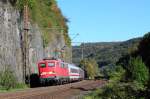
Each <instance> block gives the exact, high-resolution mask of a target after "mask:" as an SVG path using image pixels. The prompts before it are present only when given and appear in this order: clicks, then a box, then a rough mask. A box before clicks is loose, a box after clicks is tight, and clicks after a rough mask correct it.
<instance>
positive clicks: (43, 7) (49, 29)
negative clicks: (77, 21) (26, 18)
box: [30, 0, 71, 47]
mask: <svg viewBox="0 0 150 99" xmlns="http://www.w3.org/2000/svg"><path fill="white" fill-rule="evenodd" d="M30 15H31V18H32V22H33V23H36V24H38V26H39V27H40V28H41V31H42V32H43V34H42V37H43V41H44V42H43V43H44V47H47V46H48V44H49V43H50V42H51V41H52V40H53V38H55V37H54V36H55V35H58V34H59V35H63V36H64V39H65V43H66V45H69V46H70V45H71V40H70V37H69V35H68V26H67V24H66V18H65V17H64V16H63V15H62V13H61V10H60V9H59V8H58V6H57V2H56V1H55V0H37V1H36V2H35V3H34V7H33V8H32V9H31V10H30Z"/></svg>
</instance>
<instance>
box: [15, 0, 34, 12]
mask: <svg viewBox="0 0 150 99" xmlns="http://www.w3.org/2000/svg"><path fill="white" fill-rule="evenodd" d="M35 2H36V0H17V2H16V4H17V7H18V8H19V9H20V10H23V9H24V5H28V6H29V8H33V7H34V4H35Z"/></svg>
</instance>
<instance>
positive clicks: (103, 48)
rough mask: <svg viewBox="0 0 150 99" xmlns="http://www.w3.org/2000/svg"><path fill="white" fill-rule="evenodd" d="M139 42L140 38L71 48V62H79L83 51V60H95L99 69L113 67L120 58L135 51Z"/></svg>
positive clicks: (85, 44) (86, 44)
mask: <svg viewBox="0 0 150 99" xmlns="http://www.w3.org/2000/svg"><path fill="white" fill-rule="evenodd" d="M140 40H141V38H134V39H131V40H128V41H124V42H99V43H84V44H81V45H80V46H73V62H74V63H76V64H78V63H79V62H80V60H81V58H82V49H83V56H84V58H94V59H96V61H97V62H98V64H99V67H102V66H106V65H114V64H115V63H116V62H117V61H118V59H119V58H120V57H121V56H123V55H126V54H127V53H130V52H132V51H133V50H134V49H136V48H137V45H138V43H139V41H140Z"/></svg>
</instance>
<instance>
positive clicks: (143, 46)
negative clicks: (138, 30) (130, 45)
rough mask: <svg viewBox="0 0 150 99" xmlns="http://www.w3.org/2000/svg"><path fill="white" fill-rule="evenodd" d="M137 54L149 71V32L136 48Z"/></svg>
mask: <svg viewBox="0 0 150 99" xmlns="http://www.w3.org/2000/svg"><path fill="white" fill-rule="evenodd" d="M138 53H139V54H140V56H141V57H142V59H143V61H144V62H145V64H146V66H148V68H149V70H150V32H148V33H147V34H146V35H145V36H144V37H143V39H142V40H141V42H140V44H139V46H138Z"/></svg>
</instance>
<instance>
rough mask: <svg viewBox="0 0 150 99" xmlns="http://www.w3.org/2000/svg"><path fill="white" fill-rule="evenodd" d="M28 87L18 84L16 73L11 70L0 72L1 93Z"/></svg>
mask: <svg viewBox="0 0 150 99" xmlns="http://www.w3.org/2000/svg"><path fill="white" fill-rule="evenodd" d="M25 88H27V85H25V84H23V83H18V82H17V79H16V77H15V75H14V73H13V72H12V71H11V70H10V69H9V68H5V70H3V71H0V92H5V91H13V90H18V89H25Z"/></svg>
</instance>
